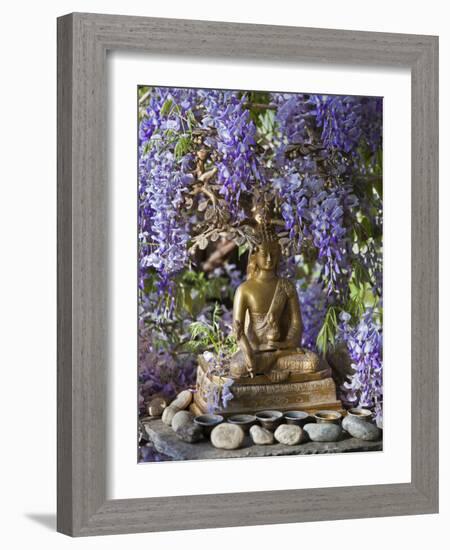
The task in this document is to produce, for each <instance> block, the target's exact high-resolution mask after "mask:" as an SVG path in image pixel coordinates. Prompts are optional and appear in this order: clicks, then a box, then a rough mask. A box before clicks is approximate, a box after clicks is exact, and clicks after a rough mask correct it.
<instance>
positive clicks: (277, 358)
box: [230, 240, 319, 382]
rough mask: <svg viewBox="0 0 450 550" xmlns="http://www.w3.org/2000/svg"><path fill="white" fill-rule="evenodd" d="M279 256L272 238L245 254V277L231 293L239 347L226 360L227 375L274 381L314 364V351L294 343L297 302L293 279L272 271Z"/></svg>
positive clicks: (299, 325)
mask: <svg viewBox="0 0 450 550" xmlns="http://www.w3.org/2000/svg"><path fill="white" fill-rule="evenodd" d="M280 257H281V249H280V245H279V244H278V241H276V240H263V241H262V243H261V244H260V245H259V247H258V248H257V249H256V251H255V252H254V253H252V254H250V257H249V262H248V268H247V280H246V281H245V282H244V283H242V284H241V285H240V286H239V288H238V289H237V291H236V294H235V297H234V304H233V328H234V333H235V336H236V340H237V342H238V344H239V348H240V349H239V351H238V352H237V353H236V354H235V355H234V356H233V358H232V360H231V365H230V375H231V377H232V378H242V377H245V376H250V377H253V376H255V375H256V374H266V375H268V376H269V377H270V378H271V379H272V380H273V381H277V382H278V381H282V380H286V379H287V378H288V377H289V376H290V374H291V373H305V372H312V371H314V370H316V369H317V367H318V365H319V357H318V356H317V355H316V354H313V353H311V352H306V351H304V350H302V349H301V348H300V347H299V345H300V341H301V337H302V332H303V323H302V316H301V312H300V304H299V300H298V295H297V290H296V288H295V286H294V285H293V283H292V282H291V281H289V280H288V279H283V278H280V277H278V275H277V270H278V264H279V261H280Z"/></svg>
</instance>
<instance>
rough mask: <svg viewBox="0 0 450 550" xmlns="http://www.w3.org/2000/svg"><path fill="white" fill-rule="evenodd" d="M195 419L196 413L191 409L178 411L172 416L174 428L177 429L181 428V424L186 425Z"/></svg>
mask: <svg viewBox="0 0 450 550" xmlns="http://www.w3.org/2000/svg"><path fill="white" fill-rule="evenodd" d="M193 420H194V415H193V414H192V413H190V412H189V411H178V412H177V413H175V415H174V417H173V418H172V423H171V426H172V430H174V431H177V430H178V428H181V426H185V425H186V424H189V423H190V422H193Z"/></svg>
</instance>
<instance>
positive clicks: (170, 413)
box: [161, 405, 180, 426]
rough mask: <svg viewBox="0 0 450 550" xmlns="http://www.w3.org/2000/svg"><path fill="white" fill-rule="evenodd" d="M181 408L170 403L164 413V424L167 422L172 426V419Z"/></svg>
mask: <svg viewBox="0 0 450 550" xmlns="http://www.w3.org/2000/svg"><path fill="white" fill-rule="evenodd" d="M179 411H180V409H179V408H178V407H174V406H173V405H169V406H168V407H166V408H165V409H164V411H163V413H162V417H161V419H162V421H163V422H164V424H167V426H171V425H172V420H173V417H174V416H175V415H176V414H177V412H179Z"/></svg>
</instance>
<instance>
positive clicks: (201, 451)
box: [142, 419, 383, 460]
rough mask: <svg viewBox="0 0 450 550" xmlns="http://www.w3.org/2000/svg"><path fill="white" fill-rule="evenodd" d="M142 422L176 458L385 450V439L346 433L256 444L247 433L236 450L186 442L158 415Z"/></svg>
mask: <svg viewBox="0 0 450 550" xmlns="http://www.w3.org/2000/svg"><path fill="white" fill-rule="evenodd" d="M142 422H143V425H144V427H145V430H146V432H147V435H148V439H149V440H150V441H151V442H152V443H153V445H154V446H155V448H156V450H157V451H158V452H160V453H163V454H165V455H167V456H169V457H171V458H172V459H173V460H211V459H216V458H245V457H263V456H282V455H312V454H330V453H351V452H367V451H381V450H383V442H382V441H362V440H360V439H354V438H353V437H350V436H348V435H346V434H345V433H344V434H343V438H342V439H341V440H340V441H336V442H334V443H317V442H313V441H310V442H307V443H301V444H299V445H293V446H289V445H282V444H280V443H277V444H275V445H253V443H252V441H251V438H250V436H246V438H245V442H244V446H243V447H242V448H241V449H237V450H234V451H225V450H222V449H216V448H214V447H213V446H212V445H211V443H210V442H209V440H204V441H200V442H198V443H185V442H184V441H181V440H180V439H178V437H177V436H176V435H175V433H174V432H173V430H172V429H171V428H170V427H168V426H166V425H165V424H164V423H163V422H162V421H161V420H159V419H144V420H143V421H142Z"/></svg>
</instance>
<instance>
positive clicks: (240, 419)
mask: <svg viewBox="0 0 450 550" xmlns="http://www.w3.org/2000/svg"><path fill="white" fill-rule="evenodd" d="M228 422H229V423H230V424H236V425H237V426H240V427H241V428H242V429H243V430H244V432H245V433H247V432H248V431H249V430H250V428H251V427H252V426H253V425H254V424H255V423H256V416H255V415H254V414H235V415H234V416H230V418H228Z"/></svg>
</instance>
